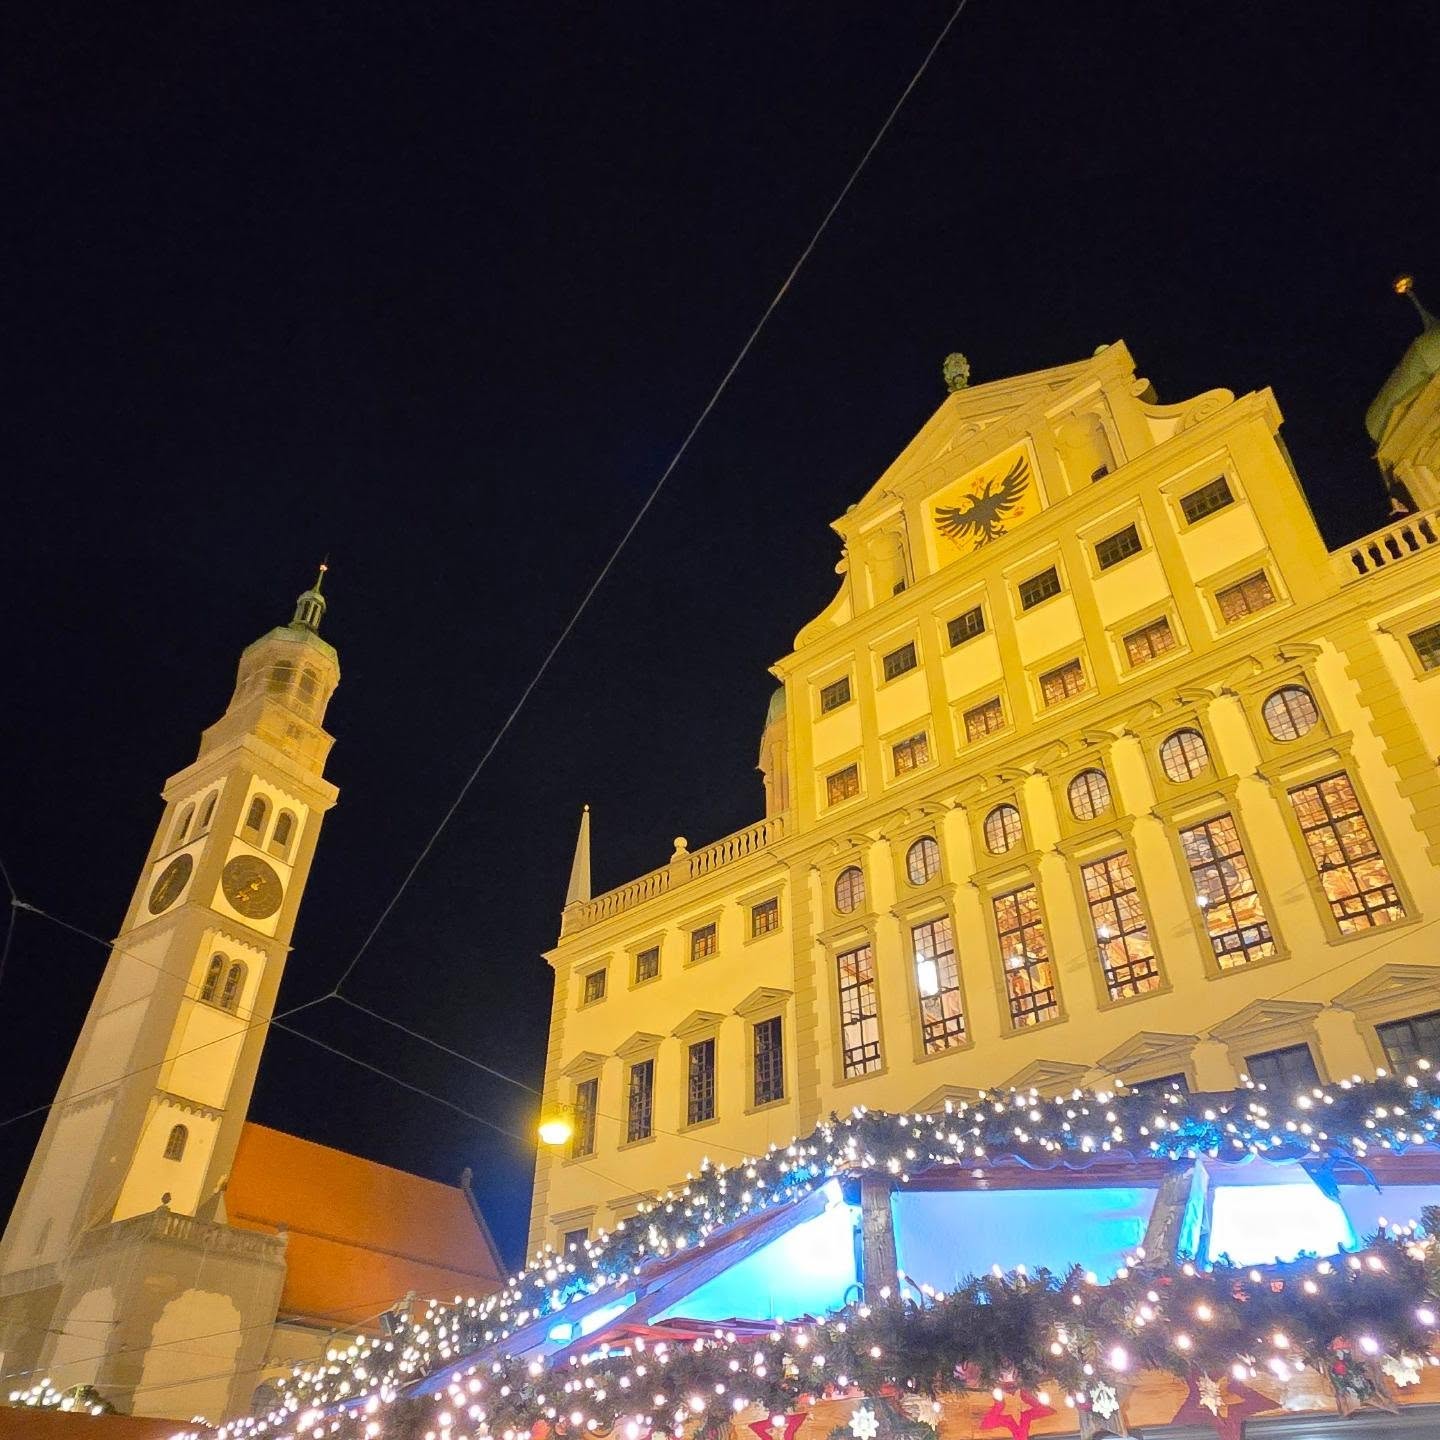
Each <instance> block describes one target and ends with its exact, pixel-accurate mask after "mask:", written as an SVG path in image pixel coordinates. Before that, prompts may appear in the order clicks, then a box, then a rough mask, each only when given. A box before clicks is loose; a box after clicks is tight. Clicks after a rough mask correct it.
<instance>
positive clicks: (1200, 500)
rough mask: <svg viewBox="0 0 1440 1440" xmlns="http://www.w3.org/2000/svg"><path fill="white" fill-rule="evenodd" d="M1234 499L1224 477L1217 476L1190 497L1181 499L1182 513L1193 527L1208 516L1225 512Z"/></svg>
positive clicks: (1193, 491) (1189, 495)
mask: <svg viewBox="0 0 1440 1440" xmlns="http://www.w3.org/2000/svg"><path fill="white" fill-rule="evenodd" d="M1234 498H1235V497H1234V496H1233V495H1232V494H1231V493H1230V484H1229V482H1228V481H1227V480H1226V479H1225V477H1224V476H1223V475H1217V476H1216V477H1215V479H1213V480H1211V481H1210V482H1209V483H1208V484H1205V485H1202V486H1201V487H1200V488H1199V489H1198V490H1192V491H1191V492H1190V493H1189V494H1188V495H1182V496H1181V497H1180V513H1181V514H1182V515H1183V516H1184V517H1185V520H1186V522H1187V523H1188V524H1190V525H1193V524H1194V523H1195V522H1196V521H1197V520H1203V519H1204V518H1205V517H1206V516H1207V515H1213V514H1214V513H1215V512H1216V511H1217V510H1223V509H1224V508H1225V507H1226V506H1227V505H1228V504H1230V502H1231V501H1232V500H1234Z"/></svg>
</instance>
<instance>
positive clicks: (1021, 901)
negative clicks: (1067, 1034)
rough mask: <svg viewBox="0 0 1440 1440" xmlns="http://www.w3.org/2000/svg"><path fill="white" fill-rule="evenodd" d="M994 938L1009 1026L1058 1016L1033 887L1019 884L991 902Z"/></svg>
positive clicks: (1047, 946)
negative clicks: (1003, 979) (1008, 1004)
mask: <svg viewBox="0 0 1440 1440" xmlns="http://www.w3.org/2000/svg"><path fill="white" fill-rule="evenodd" d="M991 904H992V906H993V907H994V911H995V935H996V938H997V939H998V940H999V941H1000V959H1001V963H1002V964H1003V965H1004V967H1005V990H1006V995H1007V997H1008V999H1009V1002H1010V1023H1011V1025H1012V1026H1013V1027H1014V1028H1015V1029H1017V1030H1021V1029H1024V1028H1025V1026H1027V1025H1039V1024H1041V1023H1042V1022H1043V1021H1045V1020H1054V1019H1055V1018H1056V1017H1057V1016H1058V1015H1059V1014H1060V999H1059V993H1058V991H1057V990H1056V988H1055V971H1054V969H1053V967H1052V966H1051V964H1050V944H1049V941H1048V940H1046V938H1045V923H1044V921H1043V920H1042V919H1041V918H1040V894H1039V891H1038V890H1037V889H1036V887H1035V886H1034V885H1022V886H1021V887H1020V889H1018V890H1012V891H1010V892H1009V894H1006V895H996V896H995V897H994V899H993V900H992V901H991Z"/></svg>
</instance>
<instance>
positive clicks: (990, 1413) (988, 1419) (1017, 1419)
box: [980, 1390, 1055, 1440]
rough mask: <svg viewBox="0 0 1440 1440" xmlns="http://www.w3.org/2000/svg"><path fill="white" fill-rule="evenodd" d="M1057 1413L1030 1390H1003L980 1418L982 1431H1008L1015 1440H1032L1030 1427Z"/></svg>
mask: <svg viewBox="0 0 1440 1440" xmlns="http://www.w3.org/2000/svg"><path fill="white" fill-rule="evenodd" d="M1054 1413H1055V1412H1054V1410H1052V1409H1051V1408H1050V1406H1048V1405H1042V1404H1041V1403H1040V1401H1039V1400H1038V1399H1037V1398H1036V1397H1035V1396H1034V1395H1032V1394H1031V1393H1030V1392H1029V1391H1028V1390H1003V1391H1001V1392H1000V1395H999V1397H998V1398H997V1399H996V1401H995V1403H994V1404H993V1405H991V1407H990V1408H989V1409H988V1410H987V1411H986V1412H985V1414H984V1415H982V1416H981V1417H980V1428H981V1429H982V1430H1001V1429H1003V1430H1008V1431H1009V1432H1010V1433H1011V1434H1012V1435H1013V1436H1014V1437H1015V1440H1030V1427H1031V1425H1033V1424H1034V1423H1035V1421H1037V1420H1043V1419H1044V1418H1045V1416H1047V1415H1053V1414H1054Z"/></svg>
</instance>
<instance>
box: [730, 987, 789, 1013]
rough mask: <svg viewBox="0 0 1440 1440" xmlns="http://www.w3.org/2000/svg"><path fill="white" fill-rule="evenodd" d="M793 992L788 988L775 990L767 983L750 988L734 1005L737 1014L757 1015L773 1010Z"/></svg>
mask: <svg viewBox="0 0 1440 1440" xmlns="http://www.w3.org/2000/svg"><path fill="white" fill-rule="evenodd" d="M792 993H793V992H792V991H790V990H775V989H773V988H771V987H770V986H769V985H761V986H759V987H758V988H757V989H754V990H752V991H751V992H750V993H749V994H748V995H747V996H746V997H745V998H744V999H743V1000H742V1001H741V1002H740V1003H739V1004H738V1005H737V1006H736V1007H735V1013H736V1014H737V1015H744V1016H746V1017H747V1018H748V1017H749V1016H751V1015H759V1014H761V1013H762V1012H763V1011H766V1010H775V1009H778V1008H779V1007H780V1006H782V1005H784V1004H785V1002H786V1001H787V1000H789V998H790V996H791V994H792Z"/></svg>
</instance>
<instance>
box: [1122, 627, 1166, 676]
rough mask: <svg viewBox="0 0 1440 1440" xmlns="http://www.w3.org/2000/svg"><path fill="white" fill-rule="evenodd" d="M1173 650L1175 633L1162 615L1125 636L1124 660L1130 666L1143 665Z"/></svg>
mask: <svg viewBox="0 0 1440 1440" xmlns="http://www.w3.org/2000/svg"><path fill="white" fill-rule="evenodd" d="M1174 648H1175V632H1174V631H1173V630H1172V629H1171V628H1170V622H1169V621H1168V620H1167V619H1166V618H1165V617H1164V616H1163V615H1162V616H1161V617H1160V618H1159V619H1158V620H1152V621H1151V622H1150V623H1149V624H1148V625H1142V626H1141V627H1140V628H1139V629H1138V630H1132V631H1131V632H1130V633H1129V634H1128V635H1127V636H1125V658H1126V659H1127V660H1128V661H1129V662H1130V664H1131V665H1132V666H1135V665H1144V664H1145V663H1146V662H1147V661H1149V660H1154V659H1155V658H1156V656H1158V655H1163V654H1164V653H1165V652H1166V651H1167V650H1173V649H1174Z"/></svg>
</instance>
